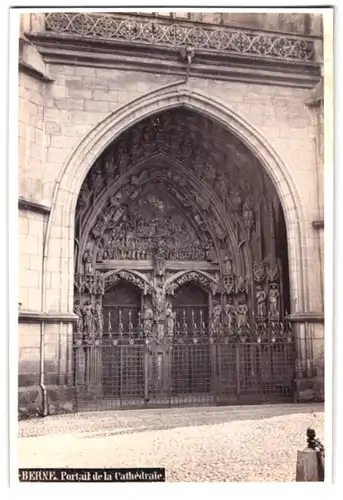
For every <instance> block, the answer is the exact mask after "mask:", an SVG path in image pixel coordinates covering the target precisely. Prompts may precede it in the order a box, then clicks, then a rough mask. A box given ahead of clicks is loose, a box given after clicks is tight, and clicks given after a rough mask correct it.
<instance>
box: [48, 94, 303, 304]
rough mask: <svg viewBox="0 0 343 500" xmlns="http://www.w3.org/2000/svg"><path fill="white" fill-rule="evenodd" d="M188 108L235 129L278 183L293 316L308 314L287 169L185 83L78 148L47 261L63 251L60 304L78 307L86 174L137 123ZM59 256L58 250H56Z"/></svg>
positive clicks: (128, 111) (58, 204)
mask: <svg viewBox="0 0 343 500" xmlns="http://www.w3.org/2000/svg"><path fill="white" fill-rule="evenodd" d="M178 107H182V108H187V109H189V110H194V111H196V112H198V113H200V115H202V116H206V117H210V118H211V119H213V120H214V121H215V122H217V123H220V124H221V125H222V126H223V127H224V128H226V129H227V130H229V131H231V132H232V133H233V134H234V136H236V137H237V138H238V139H239V140H240V141H241V142H242V143H243V144H245V145H246V147H247V148H248V149H249V150H250V151H251V152H252V153H253V155H254V156H255V157H256V158H257V159H258V161H259V162H260V164H261V165H262V166H263V167H264V169H265V170H266V172H267V173H268V175H269V177H270V178H271V180H272V183H273V184H274V186H275V188H276V190H277V192H278V195H279V198H280V201H281V204H282V207H283V211H284V216H285V221H286V227H287V238H288V248H289V264H290V266H289V267H290V269H289V275H290V293H291V298H292V304H293V307H292V312H294V309H295V310H298V311H304V310H306V294H305V286H304V285H305V284H306V281H307V280H306V269H304V268H303V267H302V266H301V261H302V251H303V250H302V247H303V245H302V236H301V228H300V222H299V221H300V220H301V205H300V201H299V199H298V196H297V190H296V187H295V186H294V183H293V182H292V178H291V176H290V174H289V172H288V169H287V166H286V165H285V164H284V163H283V162H282V160H281V159H280V158H279V156H278V155H277V153H276V152H275V151H274V149H273V148H272V146H271V145H270V144H268V141H266V140H265V138H263V137H262V136H261V135H260V134H259V132H258V131H257V130H256V129H254V128H253V127H251V126H250V124H248V123H247V122H246V121H245V120H244V119H242V118H241V117H239V116H238V115H237V114H236V113H235V112H233V111H232V110H231V109H230V108H229V107H228V106H227V105H226V104H225V103H223V102H219V101H217V100H214V99H213V98H211V97H209V96H207V95H205V94H203V93H199V92H197V91H192V90H189V89H188V88H187V86H185V85H179V86H178V85H176V86H174V88H173V87H172V86H169V87H165V88H162V89H158V90H157V91H154V92H152V93H149V94H147V95H146V96H143V97H142V98H139V99H137V100H135V101H132V102H131V103H130V104H128V105H126V106H123V107H122V108H120V109H119V110H117V111H116V112H115V113H113V114H112V115H110V116H109V117H108V118H106V119H105V120H104V121H103V122H101V123H100V124H99V125H98V126H97V127H96V128H95V129H94V130H93V131H92V132H91V133H90V134H89V135H88V136H87V137H86V138H85V139H84V140H83V141H82V142H81V144H80V145H79V146H78V147H77V148H76V150H75V151H74V152H73V153H72V155H71V157H70V158H69V160H68V162H67V164H66V166H65V168H64V170H63V172H62V173H61V175H60V178H59V181H58V183H57V186H56V191H55V194H54V202H53V206H52V211H51V215H50V220H49V225H48V231H47V238H46V245H45V251H44V254H45V259H46V262H48V261H49V254H50V250H51V248H52V247H53V246H54V247H55V249H56V245H58V246H59V247H60V254H61V256H62V258H61V260H60V266H61V267H60V278H61V294H62V295H61V300H60V309H61V310H64V311H65V312H71V311H72V309H73V281H74V258H73V254H74V240H73V237H74V214H75V207H76V202H77V198H78V195H79V191H80V188H81V185H82V182H83V181H84V179H85V177H86V175H87V173H88V172H89V170H90V168H91V166H92V165H93V164H94V161H95V160H96V158H98V157H99V155H100V154H101V153H102V152H103V151H104V150H105V149H106V147H107V146H108V145H109V144H110V143H111V142H112V141H113V139H114V138H115V137H118V136H119V135H120V134H121V133H122V132H124V131H125V130H127V129H128V128H129V127H130V126H132V125H133V124H135V123H137V122H139V121H140V120H142V119H144V118H146V117H148V116H151V115H152V114H154V113H156V111H157V110H168V109H171V108H178ZM55 253H56V252H55ZM47 289H48V288H47V283H46V282H45V283H44V294H45V309H46V310H48V309H49V308H50V307H51V305H50V304H49V299H48V297H46V291H47Z"/></svg>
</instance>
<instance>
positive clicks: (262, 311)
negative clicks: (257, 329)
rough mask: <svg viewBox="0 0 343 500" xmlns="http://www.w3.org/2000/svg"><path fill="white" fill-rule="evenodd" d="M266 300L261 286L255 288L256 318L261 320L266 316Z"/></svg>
mask: <svg viewBox="0 0 343 500" xmlns="http://www.w3.org/2000/svg"><path fill="white" fill-rule="evenodd" d="M266 298H267V294H266V292H265V291H264V290H263V288H262V286H261V285H257V287H256V305H257V316H258V317H259V318H263V317H264V316H266Z"/></svg>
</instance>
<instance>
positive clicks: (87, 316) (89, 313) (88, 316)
mask: <svg viewBox="0 0 343 500" xmlns="http://www.w3.org/2000/svg"><path fill="white" fill-rule="evenodd" d="M93 320H94V318H93V306H92V304H91V302H90V301H89V300H87V301H86V303H85V305H84V307H83V329H84V332H85V334H86V335H87V336H91V335H93Z"/></svg>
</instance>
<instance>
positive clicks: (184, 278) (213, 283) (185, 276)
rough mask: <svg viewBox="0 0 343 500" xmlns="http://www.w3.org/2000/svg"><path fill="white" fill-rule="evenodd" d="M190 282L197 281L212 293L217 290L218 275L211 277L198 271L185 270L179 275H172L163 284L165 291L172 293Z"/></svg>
mask: <svg viewBox="0 0 343 500" xmlns="http://www.w3.org/2000/svg"><path fill="white" fill-rule="evenodd" d="M190 282H194V283H199V284H200V285H202V286H203V287H204V288H206V289H207V290H208V291H209V292H210V293H211V294H213V295H215V294H216V293H217V292H218V291H219V280H218V277H213V276H210V275H208V274H205V273H201V272H198V271H187V272H185V273H182V274H181V275H180V274H179V275H175V277H172V278H171V279H169V280H168V281H167V283H166V285H165V289H166V293H167V294H169V295H174V293H175V290H177V289H178V288H179V287H180V286H182V285H185V284H186V283H190Z"/></svg>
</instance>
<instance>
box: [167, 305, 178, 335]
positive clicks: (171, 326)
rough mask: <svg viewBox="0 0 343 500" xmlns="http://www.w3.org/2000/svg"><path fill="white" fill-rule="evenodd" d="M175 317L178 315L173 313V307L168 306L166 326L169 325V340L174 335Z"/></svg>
mask: <svg viewBox="0 0 343 500" xmlns="http://www.w3.org/2000/svg"><path fill="white" fill-rule="evenodd" d="M175 317H176V313H175V312H173V310H172V308H171V305H170V304H168V306H167V309H166V325H167V335H168V337H169V338H172V337H173V334H174V324H175Z"/></svg>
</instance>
